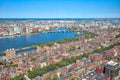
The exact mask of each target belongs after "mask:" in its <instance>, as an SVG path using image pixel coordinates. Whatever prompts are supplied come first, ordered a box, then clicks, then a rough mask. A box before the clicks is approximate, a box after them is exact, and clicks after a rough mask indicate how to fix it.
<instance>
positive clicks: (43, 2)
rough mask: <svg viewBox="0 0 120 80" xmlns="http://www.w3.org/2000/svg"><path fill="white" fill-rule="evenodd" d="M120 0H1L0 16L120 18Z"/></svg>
mask: <svg viewBox="0 0 120 80" xmlns="http://www.w3.org/2000/svg"><path fill="white" fill-rule="evenodd" d="M119 3H120V0H0V18H120V5H119Z"/></svg>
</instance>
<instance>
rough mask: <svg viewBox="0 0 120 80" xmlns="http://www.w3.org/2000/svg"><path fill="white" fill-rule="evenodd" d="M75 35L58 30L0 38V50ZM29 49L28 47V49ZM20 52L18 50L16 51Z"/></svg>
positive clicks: (53, 40)
mask: <svg viewBox="0 0 120 80" xmlns="http://www.w3.org/2000/svg"><path fill="white" fill-rule="evenodd" d="M59 30H67V28H57V29H55V30H53V31H59ZM75 37H77V36H76V35H75V33H74V32H59V33H38V34H30V35H27V36H24V35H22V36H16V37H13V38H0V52H1V51H6V50H7V49H10V48H14V49H17V48H24V47H27V46H32V45H37V44H40V43H47V42H55V41H58V40H63V39H67V38H75ZM28 50H29V49H28ZM18 52H20V51H18Z"/></svg>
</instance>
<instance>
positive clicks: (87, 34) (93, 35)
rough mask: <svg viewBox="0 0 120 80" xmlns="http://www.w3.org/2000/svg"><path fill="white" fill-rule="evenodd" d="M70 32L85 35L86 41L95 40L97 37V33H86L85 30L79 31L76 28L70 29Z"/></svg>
mask: <svg viewBox="0 0 120 80" xmlns="http://www.w3.org/2000/svg"><path fill="white" fill-rule="evenodd" d="M69 30H71V31H77V32H80V33H83V34H85V38H86V39H88V38H94V37H95V36H97V35H96V34H95V33H92V32H89V31H85V30H78V29H77V28H76V27H71V28H69Z"/></svg>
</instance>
